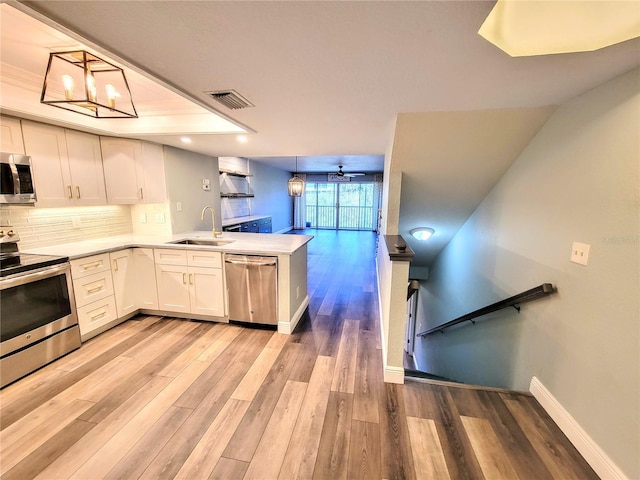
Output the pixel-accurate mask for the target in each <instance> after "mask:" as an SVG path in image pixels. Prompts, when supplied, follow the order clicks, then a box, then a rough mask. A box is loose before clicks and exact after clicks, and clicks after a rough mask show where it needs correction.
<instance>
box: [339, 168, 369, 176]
mask: <svg viewBox="0 0 640 480" xmlns="http://www.w3.org/2000/svg"><path fill="white" fill-rule="evenodd" d="M335 175H336V176H337V177H357V176H359V175H364V173H348V172H343V171H342V165H338V171H337V172H336V174H335Z"/></svg>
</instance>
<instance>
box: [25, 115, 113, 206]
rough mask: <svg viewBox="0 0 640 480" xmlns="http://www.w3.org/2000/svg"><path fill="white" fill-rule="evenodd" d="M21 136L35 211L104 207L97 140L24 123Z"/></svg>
mask: <svg viewBox="0 0 640 480" xmlns="http://www.w3.org/2000/svg"><path fill="white" fill-rule="evenodd" d="M22 132H23V136H24V146H25V152H26V154H27V155H30V156H31V161H32V162H33V174H34V179H35V185H36V194H37V197H38V198H37V203H36V205H37V206H38V207H70V206H79V205H105V204H106V193H105V187H104V176H103V171H102V156H101V152H100V142H99V138H98V137H97V136H95V135H91V134H88V133H82V132H75V131H72V130H65V129H63V128H60V127H54V126H51V125H45V124H42V123H36V122H29V121H26V120H23V121H22Z"/></svg>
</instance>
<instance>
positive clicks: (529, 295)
mask: <svg viewBox="0 0 640 480" xmlns="http://www.w3.org/2000/svg"><path fill="white" fill-rule="evenodd" d="M555 291H556V289H555V288H553V285H552V284H550V283H543V284H542V285H538V286H537V287H534V288H532V289H530V290H527V291H526V292H522V293H519V294H518V295H514V296H513V297H509V298H506V299H504V300H500V301H499V302H496V303H493V304H491V305H488V306H486V307H483V308H480V309H478V310H475V311H473V312H471V313H467V314H466V315H462V316H461V317H458V318H456V319H454V320H451V321H449V322H447V323H443V324H442V325H438V326H437V327H433V328H430V329H429V330H425V331H424V332H420V333H418V335H417V336H418V337H426V336H427V335H432V334H434V333H438V332H442V333H444V330H445V329H446V328H449V327H453V326H454V325H458V324H459V323H462V322H466V321H468V320H469V321H471V323H473V324H475V323H476V322H474V321H473V319H474V318H476V317H481V316H482V315H487V314H488V313H493V312H497V311H498V310H502V309H503V308H507V307H514V308H515V309H516V310H517V311H518V312H520V305H519V304H520V303H523V302H528V301H530V300H536V299H537V298H542V297H546V296H547V295H551V294H552V293H554V292H555Z"/></svg>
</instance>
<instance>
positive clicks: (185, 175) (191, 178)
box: [164, 145, 222, 233]
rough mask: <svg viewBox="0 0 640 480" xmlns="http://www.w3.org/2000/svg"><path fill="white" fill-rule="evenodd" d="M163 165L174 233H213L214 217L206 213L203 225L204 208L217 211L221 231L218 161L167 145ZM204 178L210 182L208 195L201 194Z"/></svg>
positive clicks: (217, 222)
mask: <svg viewBox="0 0 640 480" xmlns="http://www.w3.org/2000/svg"><path fill="white" fill-rule="evenodd" d="M164 164H165V176H166V181H167V193H168V196H169V202H170V208H171V227H172V230H173V233H181V232H188V231H192V230H211V213H209V212H208V211H207V216H206V217H205V220H204V222H203V221H201V220H200V218H201V217H200V214H201V212H202V209H203V208H204V206H205V205H210V206H211V207H213V208H214V210H215V213H216V229H217V230H222V228H221V227H222V223H221V216H220V184H219V182H218V158H217V157H208V156H206V155H201V154H199V153H193V152H188V151H186V150H181V149H179V148H174V147H169V146H166V145H165V146H164ZM203 178H208V179H209V180H210V184H211V190H210V191H208V192H206V191H204V190H202V179H203ZM177 202H180V203H181V204H182V211H178V210H177V208H176V204H177Z"/></svg>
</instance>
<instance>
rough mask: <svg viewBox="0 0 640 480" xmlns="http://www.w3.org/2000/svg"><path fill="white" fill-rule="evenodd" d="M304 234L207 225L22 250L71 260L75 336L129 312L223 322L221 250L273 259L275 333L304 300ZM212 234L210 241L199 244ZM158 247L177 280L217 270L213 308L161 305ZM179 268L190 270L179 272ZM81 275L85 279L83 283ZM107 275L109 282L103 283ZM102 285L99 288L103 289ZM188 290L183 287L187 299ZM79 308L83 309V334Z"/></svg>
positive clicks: (291, 321) (290, 325) (286, 327)
mask: <svg viewBox="0 0 640 480" xmlns="http://www.w3.org/2000/svg"><path fill="white" fill-rule="evenodd" d="M312 238H313V237H312V236H308V235H285V234H260V233H235V232H225V233H224V234H223V235H222V236H221V237H218V238H216V239H214V238H213V237H212V233H211V231H193V232H183V233H179V234H174V235H136V234H129V235H119V236H113V237H105V238H100V239H95V240H87V241H82V242H75V243H67V244H61V245H55V246H50V247H42V248H35V249H29V250H25V252H31V253H39V254H43V255H63V256H68V257H69V259H70V260H71V264H72V276H73V280H74V290H75V296H76V303H77V304H78V315H79V318H80V320H81V322H80V324H81V333H82V339H83V341H84V340H87V339H89V338H91V337H93V336H95V335H97V334H99V333H101V332H103V331H105V330H107V329H109V328H111V327H113V326H115V325H117V324H118V323H121V322H122V321H125V320H127V319H128V318H131V317H132V316H133V315H135V314H136V313H138V312H141V313H150V314H160V315H166V316H176V317H182V318H193V319H197V320H210V321H218V322H228V321H229V317H228V312H229V310H228V302H227V295H226V288H227V287H226V282H225V280H224V271H223V269H224V261H223V258H224V254H241V255H262V256H270V257H277V290H276V291H277V293H276V295H277V319H278V332H279V333H284V334H291V333H292V332H293V330H294V328H295V326H296V324H297V323H298V321H299V320H300V318H301V317H302V315H303V313H304V311H305V309H306V308H307V306H308V304H309V296H308V294H307V243H308V242H309V241H311V239H312ZM185 240H193V241H195V242H197V243H200V244H192V243H189V244H185V243H176V242H184V241H185ZM213 240H215V241H216V242H217V245H211V244H208V245H207V244H205V245H203V244H202V243H204V242H207V241H209V242H211V241H213ZM196 252H197V254H196ZM166 253H169V254H171V253H173V254H175V256H176V258H180V256H181V255H182V256H183V258H184V261H182V262H179V261H177V262H174V265H180V264H184V267H183V268H184V269H185V270H183V271H181V270H176V272H177V273H176V275H179V276H178V277H177V278H180V279H183V281H184V285H185V289H186V288H188V287H189V288H191V287H190V286H191V285H192V282H193V280H192V278H195V274H196V273H193V277H192V273H191V272H198V271H200V272H202V268H206V267H209V268H208V270H207V271H210V272H213V273H214V274H217V275H218V277H217V278H218V280H217V282H218V283H214V285H220V287H221V291H220V292H218V293H219V296H220V302H221V307H220V308H219V310H216V311H213V310H209V312H213V313H207V310H206V309H197V308H192V309H191V310H190V311H189V309H188V308H187V309H180V308H177V307H176V308H167V307H166V305H167V304H168V303H166V302H165V303H163V302H162V298H161V296H162V291H161V289H160V284H158V288H156V283H155V282H156V271H160V270H159V268H160V267H161V265H159V263H163V262H162V261H158V259H159V258H160V257H159V255H160V254H166ZM164 263H170V262H164ZM74 266H75V267H76V268H75V270H74ZM176 268H177V267H176ZM187 268H189V269H190V270H186V269H187ZM198 269H199V270H198ZM216 269H217V272H216ZM74 271H75V272H76V274H75V275H74ZM94 275H96V277H95V278H94V277H93V276H94ZM105 275H106V277H105ZM83 279H88V280H87V281H85V282H83ZM111 279H113V280H112V282H113V283H112V285H113V286H110V285H109V284H110V283H111ZM158 281H160V279H158ZM180 283H182V282H180ZM103 284H104V285H106V286H104V287H103ZM180 286H181V285H177V287H180ZM83 289H84V290H83ZM92 291H93V292H98V297H95V296H94V297H93V298H91V297H92V295H93V292H92ZM85 292H86V296H87V297H88V298H87V299H86V301H85V300H83V299H82V295H83V294H84V293H85ZM218 293H215V292H212V293H211V294H210V295H211V296H214V297H215V296H216V295H218ZM154 295H156V296H155V299H154ZM188 295H189V294H188V293H187V298H188ZM119 297H120V298H119ZM159 297H160V301H159ZM191 301H192V305H193V303H194V301H197V299H195V300H194V299H193V296H192V300H191ZM85 303H86V305H85ZM187 303H188V300H187ZM163 305H165V306H163ZM83 309H86V310H87V311H88V312H89V314H88V319H87V320H85V331H84V332H82V326H83V322H82V318H83V315H82V314H83V312H84V311H85V310H83ZM92 318H94V319H97V320H96V323H95V325H94V326H91V327H87V326H86V325H90V324H91V323H92V320H91V319H92Z"/></svg>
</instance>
